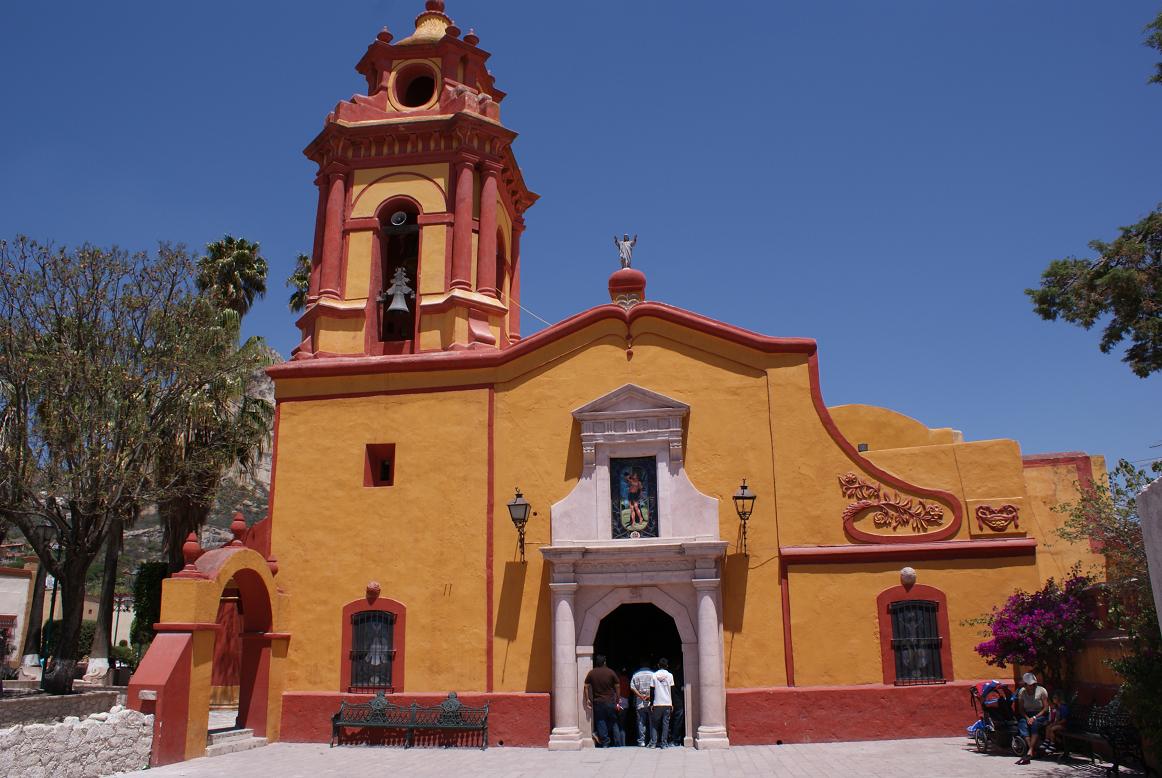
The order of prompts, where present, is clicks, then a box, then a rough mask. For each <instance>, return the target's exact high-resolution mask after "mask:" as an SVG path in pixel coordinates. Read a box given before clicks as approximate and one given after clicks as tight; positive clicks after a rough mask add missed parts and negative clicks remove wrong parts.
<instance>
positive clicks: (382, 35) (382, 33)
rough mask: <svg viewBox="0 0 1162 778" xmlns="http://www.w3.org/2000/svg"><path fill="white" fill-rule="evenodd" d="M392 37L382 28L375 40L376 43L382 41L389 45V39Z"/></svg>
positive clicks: (392, 36)
mask: <svg viewBox="0 0 1162 778" xmlns="http://www.w3.org/2000/svg"><path fill="white" fill-rule="evenodd" d="M394 37H395V36H394V35H392V34H391V32H390V31H389V30H388V29H387V28H386V27H384V28H383V29H382V30H380V31H379V35H376V36H375V39H376V40H377V41H382V42H384V43H391V39H392V38H394Z"/></svg>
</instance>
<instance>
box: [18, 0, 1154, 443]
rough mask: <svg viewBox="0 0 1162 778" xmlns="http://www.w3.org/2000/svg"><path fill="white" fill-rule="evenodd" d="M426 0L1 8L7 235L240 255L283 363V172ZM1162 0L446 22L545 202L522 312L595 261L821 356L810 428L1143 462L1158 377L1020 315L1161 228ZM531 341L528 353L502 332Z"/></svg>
mask: <svg viewBox="0 0 1162 778" xmlns="http://www.w3.org/2000/svg"><path fill="white" fill-rule="evenodd" d="M421 6H422V2H421V0H405V1H401V0H392V1H388V0H346V2H343V3H341V4H340V3H330V4H321V3H307V2H291V1H284V2H279V3H274V2H263V3H259V2H246V3H241V2H236V1H234V2H222V1H220V0H204V1H203V2H200V3H159V2H156V0H151V1H150V2H142V1H139V0H134V1H133V2H128V1H127V2H111V3H92V2H86V3H81V2H59V3H51V4H50V3H18V4H16V3H14V4H9V6H8V7H6V8H5V11H4V27H5V33H6V34H5V36H4V45H3V46H2V47H0V72H3V73H4V76H3V78H2V80H0V106H2V107H3V109H4V120H3V121H2V122H0V164H2V169H3V171H4V174H3V176H2V177H0V235H4V236H12V235H14V234H16V233H18V232H19V233H26V234H29V235H32V236H34V237H37V238H41V239H53V240H55V241H57V242H60V243H68V244H75V243H79V242H82V241H89V242H92V243H97V244H104V245H107V244H112V243H117V244H119V245H122V246H125V247H127V248H133V249H137V248H149V247H152V246H153V245H155V244H156V242H157V241H158V240H169V241H173V242H184V243H186V244H188V245H190V246H191V247H195V248H200V247H201V246H203V245H204V244H205V243H206V242H208V241H211V240H213V239H215V238H217V237H220V236H221V235H222V234H223V233H226V232H230V233H233V234H241V235H244V236H246V237H248V238H251V239H253V240H257V241H259V242H260V243H261V244H262V248H263V252H264V254H265V256H266V257H267V258H268V260H269V261H270V263H271V276H272V278H271V283H270V293H269V294H268V296H267V298H266V299H265V300H264V301H263V302H261V303H260V304H259V305H258V306H257V307H256V309H255V311H254V313H253V314H251V316H250V317H249V320H248V321H247V323H246V328H247V330H248V334H261V335H263V336H264V337H266V338H267V339H268V340H269V341H270V342H271V344H272V345H274V346H275V347H276V348H278V349H279V350H280V351H281V352H282V353H283V354H288V353H289V351H290V349H291V348H292V347H293V345H294V344H295V343H296V342H297V331H296V330H295V329H294V327H293V326H292V316H291V315H290V314H289V313H288V312H287V311H286V306H285V298H286V292H287V290H286V289H285V288H284V287H283V286H282V282H283V279H284V278H285V277H286V276H287V275H288V274H289V273H290V269H291V265H292V262H293V258H294V256H295V254H296V253H297V252H299V251H306V250H308V249H309V247H310V245H311V241H312V237H311V236H312V230H313V228H314V214H315V203H316V199H315V198H316V193H315V189H314V187H313V185H312V178H313V173H314V171H313V170H312V165H311V164H310V163H309V162H308V161H307V160H306V159H305V158H304V157H303V156H302V153H301V152H302V149H303V147H305V146H306V144H307V143H308V142H309V141H310V140H311V138H312V137H313V136H314V135H315V134H316V133H317V132H318V130H319V129H320V128H321V126H322V121H323V118H324V116H325V115H326V113H327V111H328V110H329V109H330V108H331V107H332V106H333V105H334V104H335V103H336V102H337V101H338V100H340V99H344V98H347V97H349V96H350V95H351V94H352V93H353V92H355V91H358V90H359V89H360V82H361V79H360V77H359V76H358V75H357V74H356V73H355V72H354V70H353V65H354V64H355V62H356V61H357V60H358V59H359V57H360V56H361V55H362V53H363V51H364V50H365V48H366V46H367V45H368V44H369V43H370V42H371V40H372V39H373V37H374V36H375V33H376V32H377V31H378V30H379V29H380V28H381V27H382V26H384V25H387V26H388V27H389V28H390V29H391V30H392V31H393V32H395V33H396V35H397V37H402V36H403V35H405V34H406V33H407V32H408V31H410V29H411V20H412V19H413V18H414V16H415V14H416V13H417V12H418V11H419V10H420V7H421ZM1160 7H1162V6H1160V5H1159V3H1158V2H1156V0H1151V1H1150V2H1146V1H1145V0H1120V1H1119V2H1116V3H1114V2H1100V3H1097V2H1079V1H1077V0H1054V1H1053V2H1049V1H1047V0H1046V1H1034V0H1024V1H1023V2H1020V3H1014V2H1011V1H1009V2H1001V1H1000V0H971V2H970V1H968V0H964V1H962V2H952V1H951V0H941V2H932V0H908V1H906V0H878V1H877V2H867V1H866V0H846V1H844V2H839V0H810V1H808V0H797V1H796V2H752V1H751V0H740V2H736V3H732V4H723V3H710V2H680V1H678V0H672V1H671V2H661V1H656V2H655V1H645V0H643V1H640V2H632V3H630V2H624V0H621V1H618V0H589V2H585V3H575V2H574V3H566V2H556V3H546V2H543V0H505V2H485V0H449V2H448V12H449V14H450V15H451V16H452V17H453V18H454V19H455V20H456V22H457V24H458V25H459V26H460V27H462V28H463V29H465V30H467V29H468V28H469V27H475V28H476V30H477V32H478V34H479V35H480V37H481V46H482V47H483V48H485V49H486V50H489V51H491V52H492V53H493V56H492V59H491V60H490V68H491V70H492V71H493V73H494V74H495V75H496V76H497V80H498V85H499V86H500V88H501V89H504V90H505V91H507V92H508V93H509V97H508V98H507V99H506V100H505V102H504V104H503V107H502V110H503V113H502V116H503V119H504V121H505V123H506V124H507V125H508V126H510V127H512V128H513V129H515V130H516V131H518V132H520V133H521V137H520V138H519V139H518V141H517V143H516V146H515V149H516V153H517V158H518V159H519V161H520V163H521V166H522V168H523V170H524V173H525V177H526V179H527V181H528V183H529V185H530V186H531V187H532V188H533V189H534V190H535V191H537V192H539V193H540V194H541V196H542V199H541V201H540V202H539V203H538V204H537V205H536V206H535V207H534V208H533V209H531V210H530V211H529V212H528V214H527V222H528V231H527V232H526V234H525V237H524V240H523V244H522V255H523V261H522V264H523V266H524V275H523V286H524V304H525V306H526V307H527V308H529V309H531V310H532V311H534V312H535V313H536V314H537V315H539V316H541V317H543V318H545V319H548V320H549V321H557V320H559V319H561V318H564V317H566V316H568V315H571V314H573V313H575V312H577V311H579V310H582V309H584V308H587V307H590V306H592V305H596V304H600V303H602V302H604V301H606V300H607V299H608V298H607V296H606V292H605V281H606V278H607V277H608V274H609V273H610V272H611V271H612V270H613V269H614V268H615V267H616V266H617V263H616V254H615V252H614V249H613V247H612V245H611V240H610V236H611V235H612V234H613V233H614V232H618V233H620V232H623V231H628V232H630V233H635V232H636V233H638V234H640V236H641V239H640V242H639V244H638V249H637V252H636V258H635V266H637V267H640V268H641V269H642V270H643V271H645V272H646V273H647V275H648V277H649V289H648V295H649V297H651V298H652V299H657V300H661V301H664V302H668V303H671V304H674V305H678V306H682V307H684V308H689V309H691V310H694V311H697V312H699V313H702V314H705V315H709V316H713V317H715V318H719V319H722V320H724V321H727V322H730V323H733V324H736V325H739V326H743V327H747V328H750V329H754V330H758V331H760V332H764V333H767V334H771V335H785V336H807V337H814V338H817V339H818V341H819V344H820V365H821V372H822V379H823V393H824V398H825V400H826V401H827V403H828V404H830V405H835V404H839V403H849V402H864V403H870V404H875V405H884V406H887V407H890V408H894V409H896V410H899V411H901V412H903V413H906V414H909V415H911V416H914V417H916V418H918V419H920V420H921V421H923V422H925V423H926V424H929V425H930V426H952V427H956V428H958V429H961V430H963V431H964V433H965V435H966V437H968V438H969V439H986V438H994V437H1012V438H1015V439H1017V440H1018V441H1019V442H1020V443H1021V446H1022V449H1023V450H1024V451H1025V452H1026V453H1034V452H1043V451H1059V450H1071V449H1084V450H1087V451H1090V452H1093V453H1102V454H1105V455H1106V456H1108V457H1110V458H1111V459H1116V458H1118V457H1126V458H1129V459H1132V460H1139V459H1146V458H1148V457H1150V456H1151V455H1155V456H1157V455H1162V449H1151V448H1149V446H1150V444H1153V443H1157V442H1162V421H1160V419H1162V414H1159V412H1158V404H1159V400H1160V399H1162V376H1155V377H1152V378H1149V379H1145V380H1143V379H1139V378H1136V377H1134V376H1133V375H1132V374H1131V373H1130V371H1129V370H1128V369H1127V368H1126V367H1125V366H1124V365H1123V364H1122V363H1121V362H1120V361H1119V359H1118V356H1115V355H1109V356H1106V355H1102V354H1101V353H1099V351H1098V349H1097V340H1098V333H1097V332H1096V331H1095V332H1084V331H1082V330H1079V329H1077V328H1074V327H1072V326H1069V325H1066V324H1063V323H1055V324H1053V323H1048V322H1042V321H1041V320H1040V319H1038V318H1037V317H1036V316H1035V315H1034V314H1033V312H1032V310H1031V307H1030V305H1029V303H1028V300H1027V298H1026V297H1025V295H1024V294H1023V290H1024V289H1025V288H1026V287H1029V286H1034V285H1036V284H1037V282H1038V278H1039V275H1040V272H1041V270H1042V269H1043V268H1044V266H1045V265H1046V264H1047V263H1048V261H1049V260H1050V259H1053V258H1057V257H1062V256H1067V255H1070V254H1074V255H1083V256H1088V255H1089V254H1088V250H1087V249H1086V244H1087V243H1088V241H1089V240H1091V239H1094V238H1103V239H1109V238H1112V237H1113V236H1114V235H1115V234H1116V228H1117V227H1118V226H1119V225H1124V224H1129V223H1132V222H1134V221H1137V220H1138V219H1139V218H1141V217H1142V216H1143V215H1145V213H1147V212H1148V211H1149V210H1150V209H1151V208H1152V207H1153V206H1154V205H1155V204H1157V203H1158V202H1160V201H1162V186H1160V185H1159V182H1160V181H1162V153H1159V147H1158V139H1159V137H1162V87H1160V86H1157V85H1154V86H1150V85H1147V84H1146V79H1147V77H1148V76H1149V75H1150V73H1151V71H1152V68H1153V63H1154V62H1155V61H1156V59H1157V56H1156V54H1155V53H1154V52H1152V51H1151V50H1149V49H1147V48H1145V47H1144V46H1142V45H1141V40H1142V32H1141V30H1142V27H1143V25H1145V24H1146V23H1147V22H1149V21H1150V20H1151V19H1152V18H1153V17H1154V15H1155V14H1157V13H1158V11H1159V10H1160ZM525 321H526V322H527V324H526V326H525V330H526V333H527V332H529V331H531V330H532V329H534V326H535V325H536V323H535V321H533V320H532V319H531V318H529V317H527V316H526V317H525Z"/></svg>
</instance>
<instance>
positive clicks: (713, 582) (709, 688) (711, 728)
mask: <svg viewBox="0 0 1162 778" xmlns="http://www.w3.org/2000/svg"><path fill="white" fill-rule="evenodd" d="M692 583H693V584H694V589H695V592H694V593H695V596H696V597H697V598H698V686H699V689H698V714H699V720H698V732H697V733H696V734H695V737H694V744H695V745H696V746H698V748H727V747H728V746H729V745H730V741H729V740H728V739H727V737H726V689H725V688H724V684H723V673H722V633H721V631H720V629H721V622H720V619H719V615H718V591H719V584H720V581H719V579H718V578H695V579H694V580H693V581H692Z"/></svg>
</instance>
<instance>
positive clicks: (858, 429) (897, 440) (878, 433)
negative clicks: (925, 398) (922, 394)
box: [827, 403, 964, 451]
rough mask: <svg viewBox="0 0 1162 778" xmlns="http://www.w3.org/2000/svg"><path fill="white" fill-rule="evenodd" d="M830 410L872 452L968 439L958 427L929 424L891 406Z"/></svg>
mask: <svg viewBox="0 0 1162 778" xmlns="http://www.w3.org/2000/svg"><path fill="white" fill-rule="evenodd" d="M827 411H828V413H830V414H831V417H832V418H833V419H834V420H835V423H836V425H837V426H838V427H839V429H840V430H842V431H843V433H844V436H845V437H847V438H849V439H850V440H855V441H857V442H859V443H866V444H868V447H869V448H870V449H871V450H872V451H878V450H880V449H890V448H911V447H914V446H935V445H941V444H947V443H962V442H964V435H963V434H962V433H960V432H959V431H958V430H954V429H951V428H949V427H929V426H927V425H926V424H924V423H923V422H921V421H918V420H916V419H914V418H912V417H911V416H908V415H906V414H903V413H900V412H899V411H894V410H892V409H891V408H883V407H880V406H876V405H863V404H859V403H852V404H847V405H833V406H831V407H830V408H828V409H827Z"/></svg>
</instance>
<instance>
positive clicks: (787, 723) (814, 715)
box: [726, 681, 976, 746]
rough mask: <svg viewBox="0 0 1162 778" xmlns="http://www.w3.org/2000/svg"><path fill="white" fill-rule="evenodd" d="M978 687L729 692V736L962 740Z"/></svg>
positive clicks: (742, 739) (745, 739)
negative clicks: (953, 737) (972, 696)
mask: <svg viewBox="0 0 1162 778" xmlns="http://www.w3.org/2000/svg"><path fill="white" fill-rule="evenodd" d="M974 683H975V682H974V681H955V682H953V683H948V684H941V685H939V686H883V685H879V684H875V685H867V686H798V687H774V688H768V689H727V690H726V731H727V735H728V736H729V737H730V742H731V745H736V746H746V745H759V744H763V743H776V742H778V741H780V740H781V741H783V742H784V743H825V742H830V741H838V740H894V739H897V738H913V737H946V736H949V735H961V734H964V732H965V728H966V727H968V726H970V725H971V724H972V723H973V722H974V721H976V714H975V713H974V712H973V708H972V702H971V700H970V698H969V696H968V690H969V689H970V688H972V685H973V684H974Z"/></svg>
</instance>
